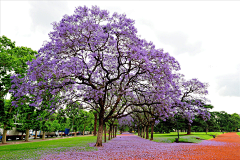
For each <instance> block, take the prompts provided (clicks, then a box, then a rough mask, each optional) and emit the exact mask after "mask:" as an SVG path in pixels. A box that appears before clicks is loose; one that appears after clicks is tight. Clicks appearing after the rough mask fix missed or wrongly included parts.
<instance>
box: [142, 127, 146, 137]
mask: <svg viewBox="0 0 240 160" xmlns="http://www.w3.org/2000/svg"><path fill="white" fill-rule="evenodd" d="M145 131H146V126H144V127H143V137H142V138H145Z"/></svg>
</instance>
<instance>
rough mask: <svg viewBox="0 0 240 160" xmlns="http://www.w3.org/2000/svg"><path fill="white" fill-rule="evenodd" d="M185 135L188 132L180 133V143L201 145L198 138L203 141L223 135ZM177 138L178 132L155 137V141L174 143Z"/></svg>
mask: <svg viewBox="0 0 240 160" xmlns="http://www.w3.org/2000/svg"><path fill="white" fill-rule="evenodd" d="M185 134H187V132H179V142H192V143H199V142H201V140H198V139H196V137H199V138H200V139H202V140H208V139H212V138H213V136H210V135H215V136H216V137H217V136H218V135H220V134H222V133H221V132H208V134H206V132H192V133H191V135H185ZM136 135H137V133H136ZM149 137H151V134H149ZM175 138H177V132H171V133H165V134H154V135H153V141H155V142H160V143H173V142H174V141H175Z"/></svg>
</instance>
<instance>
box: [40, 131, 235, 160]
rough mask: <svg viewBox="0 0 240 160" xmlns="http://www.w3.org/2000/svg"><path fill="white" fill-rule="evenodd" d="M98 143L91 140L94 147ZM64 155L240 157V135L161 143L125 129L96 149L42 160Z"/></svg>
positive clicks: (88, 157) (48, 158)
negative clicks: (126, 131) (197, 141)
mask: <svg viewBox="0 0 240 160" xmlns="http://www.w3.org/2000/svg"><path fill="white" fill-rule="evenodd" d="M94 144H95V143H93V144H90V146H91V147H93V146H94ZM53 159H58V160H63V159H82V160H85V159H86V160H93V159H109V160H110V159H131V160H137V159H144V160H149V159H154V160H156V159H158V160H162V159H184V160H185V159H194V160H195V159H197V160H198V159H199V160H200V159H201V160H202V159H204V160H213V159H214V160H218V159H228V160H236V159H240V137H239V136H238V135H237V134H236V133H226V134H223V135H220V136H218V137H216V138H215V139H211V140H204V141H202V142H201V143H198V144H196V143H157V142H153V141H149V140H146V139H142V138H140V137H138V136H136V135H133V134H129V133H123V134H122V135H118V136H117V137H116V138H114V139H112V140H111V141H109V142H108V143H104V144H103V147H99V149H98V151H94V152H74V151H72V152H71V151H70V152H63V153H60V154H52V155H48V156H46V157H43V158H42V160H53Z"/></svg>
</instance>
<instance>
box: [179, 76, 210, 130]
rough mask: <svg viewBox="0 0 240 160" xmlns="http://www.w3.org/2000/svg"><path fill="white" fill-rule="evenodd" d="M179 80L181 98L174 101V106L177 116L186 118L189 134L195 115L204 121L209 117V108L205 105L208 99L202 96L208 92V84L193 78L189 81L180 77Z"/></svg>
mask: <svg viewBox="0 0 240 160" xmlns="http://www.w3.org/2000/svg"><path fill="white" fill-rule="evenodd" d="M179 82H180V83H179V86H180V89H181V98H180V100H177V101H175V103H174V107H176V109H177V116H180V117H182V118H185V119H187V120H188V122H189V123H188V132H187V134H191V123H192V122H193V121H192V120H193V119H194V118H195V116H196V115H198V116H199V117H201V118H202V119H203V120H204V121H207V120H208V119H210V113H209V112H208V110H209V108H206V107H205V106H206V103H207V102H209V100H208V99H207V98H205V97H204V96H205V95H207V94H208V91H207V88H208V86H209V85H208V84H207V83H202V82H200V81H199V80H198V79H195V78H194V79H191V80H189V81H186V80H185V79H184V78H182V79H181V80H180V81H179Z"/></svg>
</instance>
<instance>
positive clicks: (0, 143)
mask: <svg viewBox="0 0 240 160" xmlns="http://www.w3.org/2000/svg"><path fill="white" fill-rule="evenodd" d="M85 136H92V135H85ZM73 137H74V136H67V137H64V136H63V137H62V138H61V137H58V138H46V139H45V140H42V138H39V139H29V141H28V142H25V141H24V140H17V141H16V140H15V141H10V142H9V141H7V143H6V144H2V142H0V146H4V145H13V144H22V143H32V142H42V141H49V140H56V139H64V138H73ZM77 137H83V136H77Z"/></svg>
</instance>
